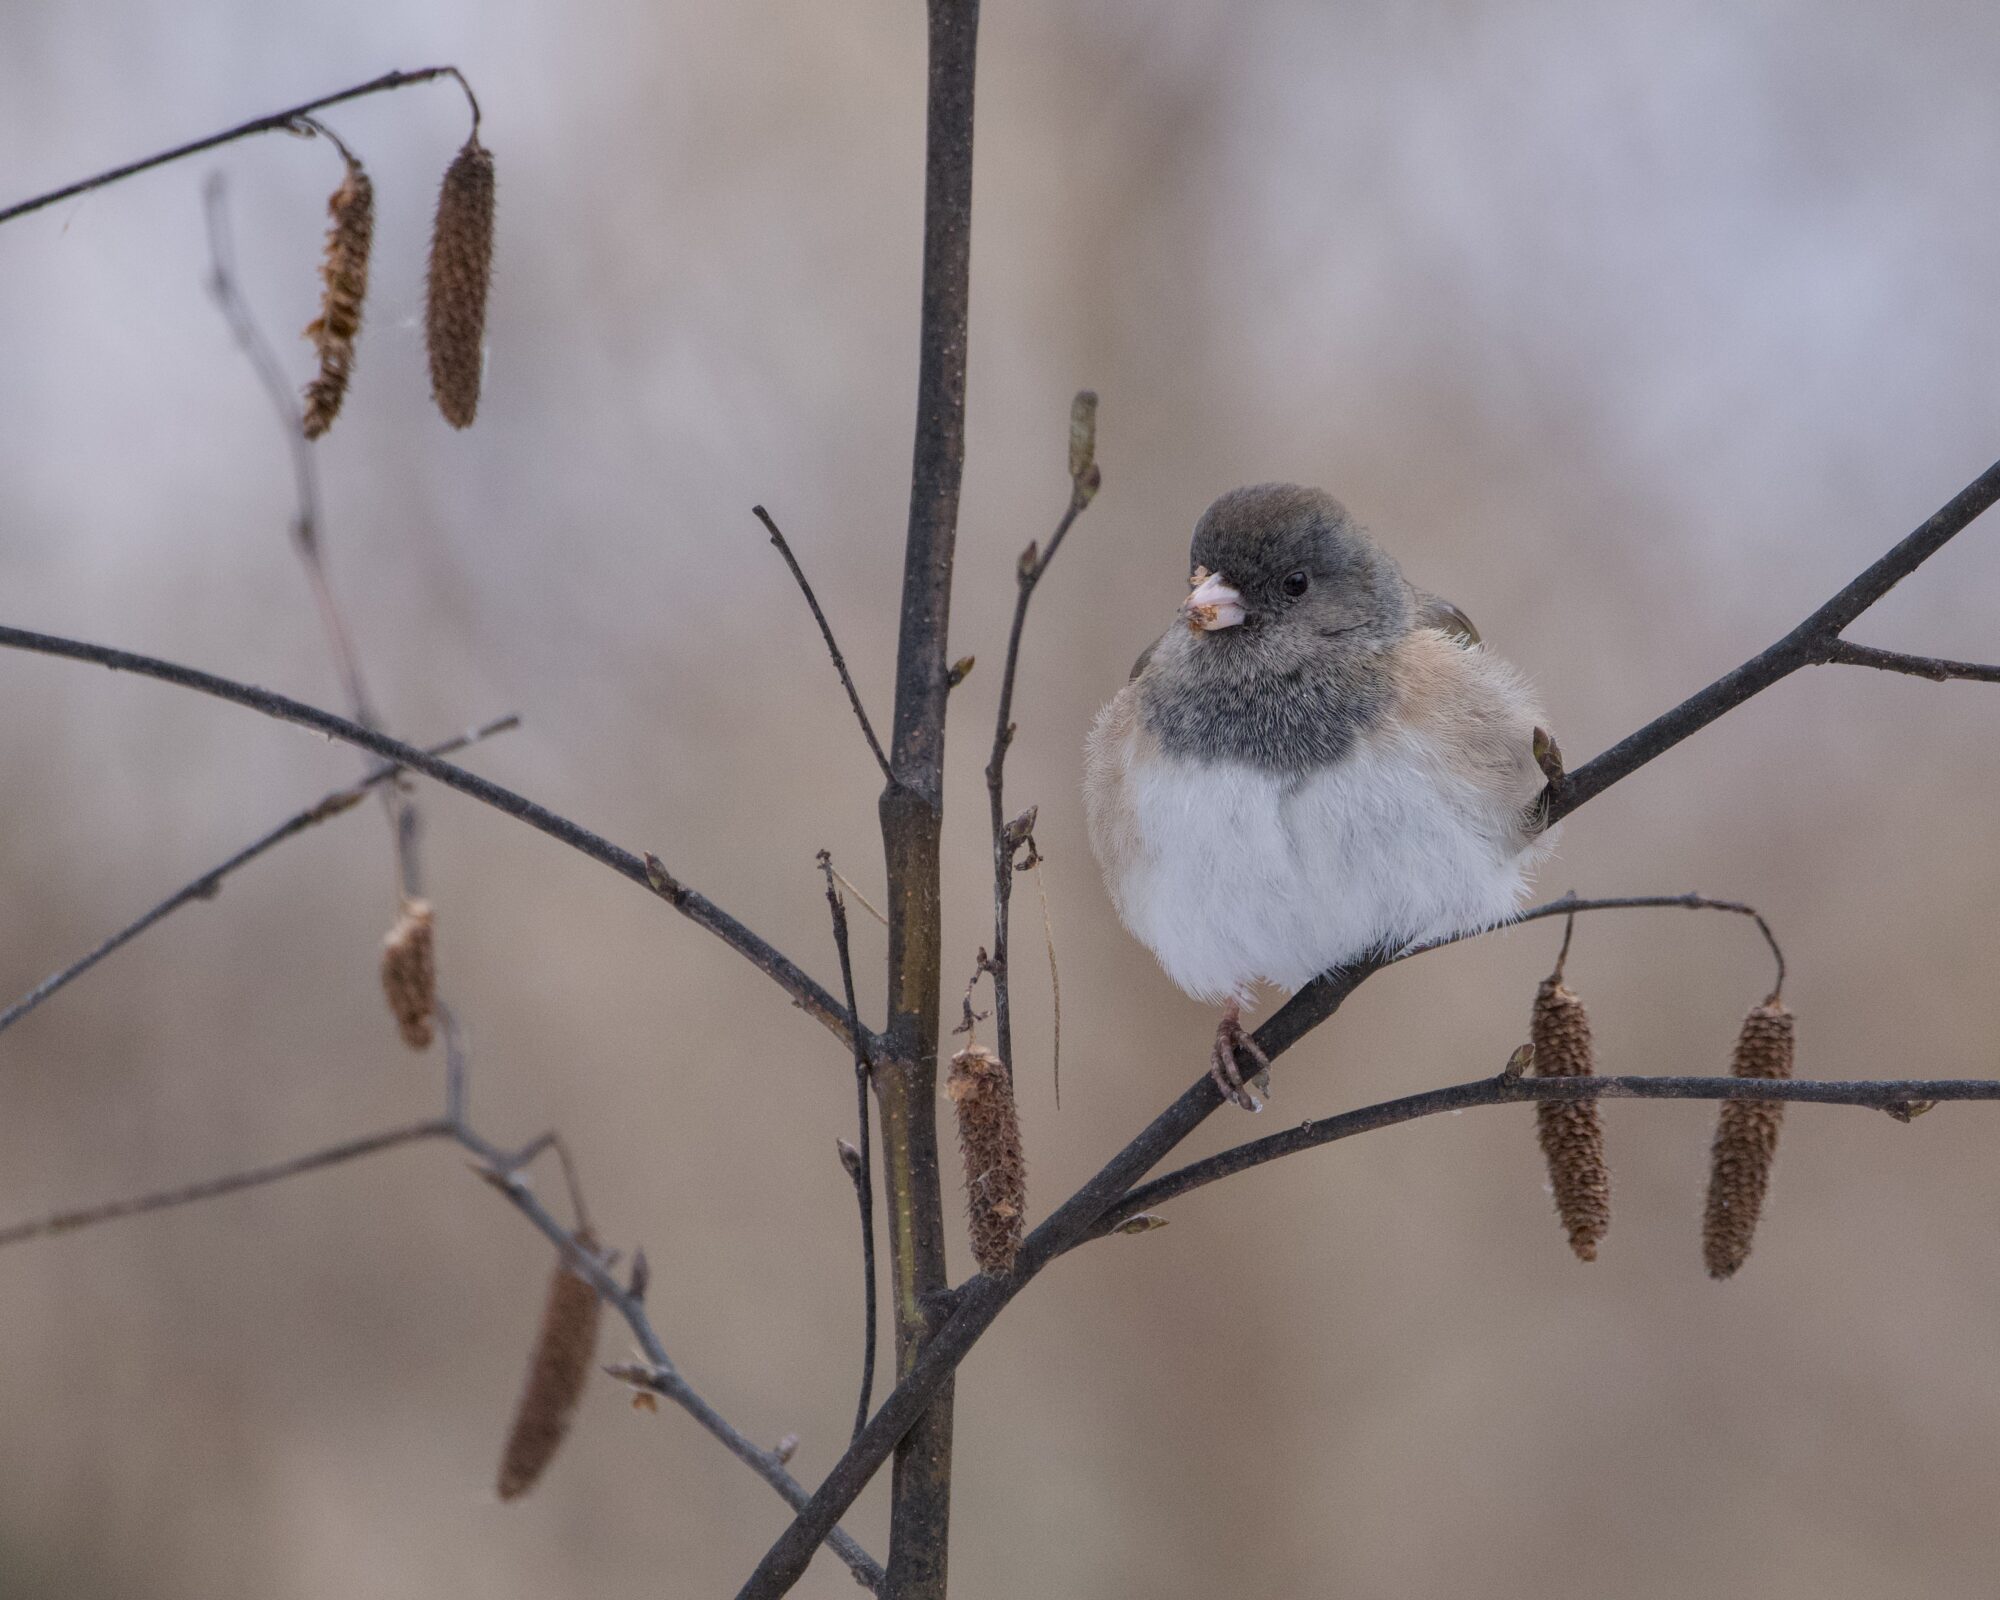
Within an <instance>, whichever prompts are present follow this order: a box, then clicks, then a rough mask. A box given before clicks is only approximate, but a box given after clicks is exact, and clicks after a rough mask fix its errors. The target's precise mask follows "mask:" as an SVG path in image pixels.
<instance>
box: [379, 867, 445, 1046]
mask: <svg viewBox="0 0 2000 1600" xmlns="http://www.w3.org/2000/svg"><path fill="white" fill-rule="evenodd" d="M382 993H383V994H384V995H386V996H387V997H388V1001H389V1012H390V1014H391V1015H392V1016H394V1017H395V1019H396V1026H397V1027H398V1028H400V1029H402V1031H403V1043H405V1044H406V1045H408V1046H409V1047H410V1048H411V1049H412V1050H428V1049H429V1048H430V1045H431V1039H432V1037H433V1036H434V1034H435V1032H436V1025H435V1021H434V1017H435V1012H436V1008H437V953H436V927H435V921H434V918H433V917H432V914H431V906H430V902H429V901H428V900H405V901H404V902H403V914H402V915H401V916H400V917H398V918H397V919H396V925H395V926H394V927H393V928H391V929H390V930H389V932H388V936H387V937H386V938H384V939H383V941H382Z"/></svg>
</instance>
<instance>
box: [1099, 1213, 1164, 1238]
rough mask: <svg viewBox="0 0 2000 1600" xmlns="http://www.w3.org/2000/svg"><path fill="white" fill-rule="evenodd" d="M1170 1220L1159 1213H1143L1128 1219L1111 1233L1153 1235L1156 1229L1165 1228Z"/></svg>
mask: <svg viewBox="0 0 2000 1600" xmlns="http://www.w3.org/2000/svg"><path fill="white" fill-rule="evenodd" d="M1167 1222H1168V1219H1167V1218H1166V1217H1163V1216H1160V1215H1159V1214H1158V1213H1157V1212H1152V1211H1141V1212H1137V1213H1136V1214H1134V1215H1132V1216H1129V1217H1127V1218H1126V1219H1125V1220H1124V1221H1123V1222H1121V1223H1119V1224H1118V1226H1117V1227H1115V1228H1113V1229H1112V1230H1111V1231H1112V1232H1113V1233H1151V1232H1152V1231H1153V1230H1154V1229H1155V1228H1164V1227H1165V1226H1166V1225H1167Z"/></svg>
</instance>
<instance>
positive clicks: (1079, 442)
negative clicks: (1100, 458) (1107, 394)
mask: <svg viewBox="0 0 2000 1600" xmlns="http://www.w3.org/2000/svg"><path fill="white" fill-rule="evenodd" d="M1096 464H1097V395H1096V392H1095V391H1094V390H1090V389H1080V390H1078V391H1077V396H1076V398H1075V399H1074V400H1072V401H1071V402H1070V403H1069V475H1070V477H1071V479H1072V480H1073V481H1074V482H1075V483H1076V486H1077V488H1078V489H1079V490H1081V489H1082V488H1083V480H1084V478H1085V477H1086V476H1087V475H1088V474H1089V473H1090V469H1091V468H1092V467H1094V466H1095V465H1096ZM1096 490H1097V485H1096V483H1095V482H1094V481H1093V482H1092V484H1091V486H1090V492H1091V493H1093V494H1094V493H1095V492H1096Z"/></svg>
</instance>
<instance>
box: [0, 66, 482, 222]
mask: <svg viewBox="0 0 2000 1600" xmlns="http://www.w3.org/2000/svg"><path fill="white" fill-rule="evenodd" d="M443 77H451V78H456V79H457V80H458V86H459V88H461V89H463V90H464V91H465V98H466V101H467V103H468V104H469V105H470V106H471V108H472V126H473V128H474V129H475V130H477V129H478V127H479V102H478V100H476V99H475V98H474V97H473V93H472V85H471V84H469V83H467V82H466V81H465V75H464V74H463V73H461V72H460V71H459V70H458V68H456V67H420V68H418V69H417V70H416V71H415V72H385V73H383V74H382V76H381V77H379V78H371V79H370V80H369V81H368V82H367V83H361V84H356V85H355V86H354V87H353V88H352V89H342V90H340V91H339V92H338V93H336V94H328V95H321V96H320V97H319V98H318V99H317V100H308V101H306V102H305V103H304V104H303V105H296V106H293V107H291V108H290V109H289V110H285V111H273V112H271V113H270V114H269V115H268V116H262V117H253V118H252V119H251V120H250V121H248V122H245V123H241V124H239V125H238V126H236V127H234V128H228V129H225V130H224V131H223V132H221V133H212V134H210V135H209V136H208V137H207V138H205V139H196V140H194V141H192V142H191V143H188V144H182V145H176V146H174V148H173V149H171V150H162V151H161V152H160V153H159V154H158V155H152V156H147V157H145V158H144V159H143V160H139V161H129V162H127V163H126V164H125V165H124V166H122V167H113V168H112V169H111V170H110V171H109V172H100V173H98V174H97V176H96V177H94V178H83V179H79V180H78V181H77V182H75V183H69V184H64V185H63V187H62V188H60V189H51V190H50V191H49V192H48V193H47V194H38V195H36V196H34V197H33V198H32V199H28V200H21V201H17V202H16V203H15V204H13V205H11V206H7V207H5V208H4V209H0V223H4V222H12V221H13V220H14V219H15V218H16V217H25V216H26V215H27V214H28V213H29V212H31V211H39V210H41V209H42V207H44V206H52V205H54V204H55V203H56V202H57V201H58V200H67V199H69V198H70V197H71V196H73V195H79V194H85V193H88V192H89V191H90V190H92V189H101V188H103V187H104V186H105V185H106V184H110V183H117V182H119V181H120V180H121V179H125V178H130V177H134V176H136V175H137V174H139V173H141V172H149V171H151V170H152V169H153V168H154V167H163V166H165V165H166V164H167V163H168V162H169V161H179V160H180V159H182V158H183V157H184V156H192V155H199V154H200V153H201V152H202V151H204V150H213V149H215V148H216V146H218V145H225V144H228V143H230V142H231V141H232V140H236V139H247V138H249V137H251V136H252V135H253V134H259V133H277V132H279V131H281V130H289V129H290V128H291V126H292V124H293V123H295V122H297V121H298V120H299V118H301V117H303V116H306V115H308V114H309V113H311V112H314V111H323V110H325V109H326V108H327V107H328V106H337V105H339V104H341V103H342V102H343V101H347V100H358V99H360V98H361V97H362V96H363V95H368V94H380V93H381V92H382V91H383V90H385V89H402V88H407V87H408V86H409V85H411V84H413V83H429V82H430V81H431V80H432V79H433V78H443Z"/></svg>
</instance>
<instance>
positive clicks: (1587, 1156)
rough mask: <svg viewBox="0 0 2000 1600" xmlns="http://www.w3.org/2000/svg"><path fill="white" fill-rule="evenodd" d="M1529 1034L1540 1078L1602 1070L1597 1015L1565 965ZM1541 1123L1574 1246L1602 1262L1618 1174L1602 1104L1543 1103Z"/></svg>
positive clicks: (1538, 1113) (1548, 983)
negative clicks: (1608, 1152) (1595, 1041)
mask: <svg viewBox="0 0 2000 1600" xmlns="http://www.w3.org/2000/svg"><path fill="white" fill-rule="evenodd" d="M1530 1037H1531V1040H1532V1042H1533V1044H1534V1047H1535V1053H1534V1073H1535V1076H1536V1077H1538V1078H1587V1077H1589V1076H1591V1074H1592V1073H1593V1072H1595V1071H1596V1064H1595V1054H1594V1051H1593V1049H1592V1047H1591V1041H1590V1014H1589V1013H1588V1012H1587V1011H1585V1010H1584V1008H1583V1002H1582V1001H1581V1000H1579V999H1578V998H1577V997H1576V995H1575V994H1573V993H1572V992H1571V991H1570V990H1569V989H1567V988H1565V987H1564V986H1563V981H1562V977H1561V969H1560V968H1558V969H1557V971H1556V972H1553V973H1551V974H1550V975H1549V976H1548V977H1546V978H1544V979H1543V980H1542V985H1541V987H1540V988H1539V989H1537V990H1536V991H1535V1009H1534V1014H1533V1017H1532V1018H1531V1022H1530ZM1535 1123H1536V1132H1537V1134H1538V1135H1539V1136H1540V1139H1541V1145H1542V1155H1543V1158H1544V1159H1545V1160H1546V1161H1547V1162H1548V1166H1549V1185H1550V1187H1551V1188H1552V1189H1554V1191H1555V1197H1556V1215H1557V1216H1559V1217H1560V1218H1561V1219H1562V1225H1563V1228H1564V1230H1565V1231H1566V1232H1567V1233H1568V1234H1569V1247H1570V1249H1572V1250H1574V1251H1575V1252H1576V1256H1577V1259H1578V1260H1579V1261H1595V1260H1596V1259H1597V1246H1598V1244H1599V1242H1600V1241H1601V1240H1602V1239H1603V1238H1604V1235H1605V1233H1606V1232H1607V1231H1608V1230H1609V1229H1610V1227H1611V1175H1610V1171H1609V1169H1608V1168H1607V1167H1606V1165H1605V1161H1604V1125H1603V1123H1602V1122H1601V1121H1600V1120H1599V1118H1598V1114H1597V1102H1596V1101H1595V1100H1543V1101H1541V1102H1539V1103H1538V1104H1537V1105H1536V1106H1535Z"/></svg>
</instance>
